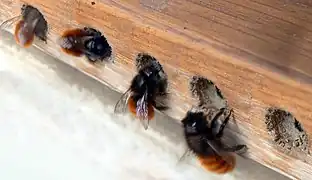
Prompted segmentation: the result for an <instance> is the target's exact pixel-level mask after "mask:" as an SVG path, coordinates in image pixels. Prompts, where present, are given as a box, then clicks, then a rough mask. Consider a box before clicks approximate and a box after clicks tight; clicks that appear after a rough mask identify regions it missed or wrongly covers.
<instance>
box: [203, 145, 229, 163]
mask: <svg viewBox="0 0 312 180" xmlns="http://www.w3.org/2000/svg"><path fill="white" fill-rule="evenodd" d="M206 142H207V143H208V144H209V146H210V147H211V149H212V150H213V151H214V153H215V154H216V155H218V156H221V157H222V159H224V160H225V161H226V162H227V163H229V164H231V163H233V162H232V159H231V158H230V157H231V156H230V154H231V153H229V152H228V151H226V150H225V149H223V148H222V146H220V145H219V144H218V143H216V142H215V141H212V140H208V139H207V140H206Z"/></svg>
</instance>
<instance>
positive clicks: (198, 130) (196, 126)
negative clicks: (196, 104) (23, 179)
mask: <svg viewBox="0 0 312 180" xmlns="http://www.w3.org/2000/svg"><path fill="white" fill-rule="evenodd" d="M182 124H183V127H184V136H185V140H186V143H187V145H188V147H189V148H190V150H192V151H193V152H194V153H195V154H198V155H209V154H212V153H213V151H212V149H211V148H210V146H209V144H208V143H207V141H206V139H213V134H212V131H211V129H210V128H209V126H208V122H207V120H206V117H205V116H204V114H203V112H190V111H189V112H188V113H187V115H186V116H185V117H184V119H183V120H182Z"/></svg>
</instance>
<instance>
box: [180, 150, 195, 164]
mask: <svg viewBox="0 0 312 180" xmlns="http://www.w3.org/2000/svg"><path fill="white" fill-rule="evenodd" d="M191 154H192V151H191V150H190V149H187V150H185V152H184V153H183V155H182V156H181V157H180V158H179V161H178V163H180V162H183V161H184V160H186V158H188V157H189V156H190V155H191Z"/></svg>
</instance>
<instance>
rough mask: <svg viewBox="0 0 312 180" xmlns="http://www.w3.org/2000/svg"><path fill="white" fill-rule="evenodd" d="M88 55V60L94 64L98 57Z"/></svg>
mask: <svg viewBox="0 0 312 180" xmlns="http://www.w3.org/2000/svg"><path fill="white" fill-rule="evenodd" d="M86 57H87V59H88V61H89V62H90V63H92V64H94V63H95V62H96V61H97V60H98V59H96V58H94V57H92V55H89V54H86Z"/></svg>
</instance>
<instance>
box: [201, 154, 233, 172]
mask: <svg viewBox="0 0 312 180" xmlns="http://www.w3.org/2000/svg"><path fill="white" fill-rule="evenodd" d="M197 158H198V160H199V161H200V163H201V165H202V166H203V168H205V169H206V170H208V171H210V172H214V173H216V174H225V173H229V172H231V171H232V170H233V169H234V167H235V157H234V156H229V157H227V161H225V159H224V157H221V156H217V155H211V156H197Z"/></svg>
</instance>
